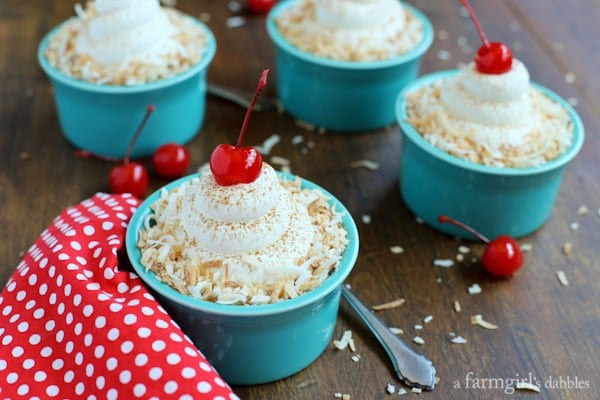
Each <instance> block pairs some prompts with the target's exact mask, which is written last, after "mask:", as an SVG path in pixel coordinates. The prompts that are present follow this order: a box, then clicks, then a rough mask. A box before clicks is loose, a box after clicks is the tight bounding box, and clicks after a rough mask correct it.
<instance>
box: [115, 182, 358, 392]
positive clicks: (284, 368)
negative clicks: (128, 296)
mask: <svg viewBox="0 0 600 400" xmlns="http://www.w3.org/2000/svg"><path fill="white" fill-rule="evenodd" d="M278 174H279V176H280V178H283V179H294V177H293V176H292V175H288V174H284V173H280V172H278ZM196 176H198V175H197V174H196V175H190V176H187V177H184V178H181V179H179V180H177V181H174V182H172V183H170V184H169V185H167V186H165V188H164V189H166V190H172V189H173V188H175V187H177V186H179V185H181V184H182V183H183V182H185V181H188V180H190V179H192V178H194V177H196ZM302 187H303V188H308V189H317V190H320V191H321V192H322V193H324V194H325V195H326V196H327V197H328V198H329V202H330V204H331V205H332V206H333V207H335V209H336V210H337V211H339V212H342V213H343V218H342V224H343V226H344V228H345V229H346V231H347V232H348V246H347V247H346V249H345V250H344V252H343V254H342V259H341V262H340V265H339V266H338V267H337V269H336V270H335V271H334V272H333V273H332V274H331V275H330V276H329V277H328V278H327V279H326V280H325V281H324V282H323V283H322V284H321V285H320V286H319V287H317V288H315V289H313V290H312V291H310V292H308V293H305V294H303V295H301V296H299V297H297V298H294V299H290V300H285V301H282V302H280V303H275V304H264V305H254V306H245V305H225V304H217V303H213V302H208V301H204V300H200V299H195V298H192V297H190V296H186V295H184V294H182V293H180V292H178V291H176V290H175V289H173V288H171V287H170V286H168V285H166V284H165V283H163V282H161V281H159V280H158V279H157V278H156V276H155V275H154V273H152V272H151V271H147V270H146V268H145V267H144V266H143V265H142V264H141V263H140V251H139V248H138V247H137V241H138V237H139V234H138V232H139V231H140V230H141V229H143V226H144V220H145V219H146V217H147V216H148V215H149V214H150V213H151V212H152V211H151V209H150V205H151V204H152V203H154V202H155V201H156V200H157V199H158V198H159V196H160V192H161V190H163V189H161V190H158V191H156V192H154V193H153V194H152V195H150V196H149V197H148V198H147V199H146V200H145V201H144V202H143V203H142V204H141V205H140V207H139V208H138V210H137V211H136V212H135V213H134V215H133V217H132V219H131V221H130V223H129V227H128V229H127V234H126V248H127V254H128V257H129V260H130V261H131V264H132V265H133V268H134V269H135V271H136V273H137V274H138V275H139V276H140V278H141V279H142V280H143V281H144V282H145V283H146V284H147V286H149V288H150V289H151V291H152V292H153V294H154V295H155V296H156V298H157V300H158V301H159V303H160V304H161V305H162V306H163V307H164V308H165V309H166V310H167V312H168V313H169V314H170V315H171V317H172V318H173V320H175V321H176V322H177V323H178V324H179V326H180V327H181V329H182V330H183V332H184V333H186V334H187V335H188V336H189V338H190V339H191V340H192V341H193V342H194V343H195V345H196V346H197V347H198V348H199V349H200V351H202V353H203V354H204V355H205V356H206V358H207V359H208V360H209V361H210V362H211V364H212V365H213V366H214V367H215V368H216V370H217V371H218V372H219V373H220V374H221V376H222V377H223V379H225V380H226V381H227V382H228V383H229V384H232V385H254V384H260V383H266V382H272V381H276V380H278V379H282V378H285V377H287V376H290V375H293V374H295V373H296V372H298V371H300V370H302V369H304V368H305V367H307V366H308V365H309V364H311V363H312V362H313V361H315V360H316V359H317V358H318V357H319V356H320V355H321V353H322V352H323V351H324V350H325V348H326V347H327V345H328V344H329V343H330V341H331V337H332V334H333V331H334V328H335V325H336V320H337V314H338V309H339V304H340V294H341V285H342V284H343V282H344V280H345V279H346V277H347V276H348V275H349V274H350V272H351V271H352V269H353V267H354V264H355V262H356V258H357V256H358V248H359V238H358V231H357V228H356V224H355V222H354V220H353V219H352V216H351V215H350V213H349V212H348V210H347V209H346V208H345V207H344V206H343V204H342V203H341V202H340V201H339V200H337V199H336V198H335V197H333V195H331V194H330V193H329V192H327V191H326V190H325V189H323V188H321V187H320V186H317V185H316V184H314V183H312V182H309V181H307V180H304V179H303V180H302Z"/></svg>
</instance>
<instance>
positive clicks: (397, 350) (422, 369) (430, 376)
mask: <svg viewBox="0 0 600 400" xmlns="http://www.w3.org/2000/svg"><path fill="white" fill-rule="evenodd" d="M342 296H343V297H344V298H345V299H346V301H347V302H348V304H350V306H352V308H353V309H354V311H356V313H357V314H358V315H359V316H360V317H361V319H362V320H363V322H364V323H365V324H366V325H367V326H368V327H369V328H370V330H371V332H373V334H374V335H375V337H376V338H377V340H379V343H381V345H382V346H383V348H384V349H385V351H386V353H387V354H388V356H389V357H390V360H391V361H392V364H393V366H394V369H395V370H396V373H397V374H398V377H399V378H400V380H401V381H402V382H404V383H405V384H406V385H407V386H409V387H418V388H421V389H425V390H432V389H433V388H434V387H435V368H434V366H433V364H432V363H431V361H430V360H428V359H427V358H425V357H424V356H423V355H421V354H419V353H417V352H415V351H414V350H412V349H411V348H410V347H408V345H407V344H406V343H405V342H404V341H402V340H401V339H400V338H399V337H398V336H396V335H395V334H393V333H392V332H391V331H390V330H389V328H388V327H387V326H386V325H385V324H384V323H383V322H381V320H380V319H379V318H377V317H376V316H375V314H373V312H372V311H371V310H369V308H367V306H365V304H364V303H363V302H362V301H361V300H360V299H359V298H358V297H356V295H355V294H354V293H352V292H351V291H350V289H348V288H347V287H346V285H344V284H342Z"/></svg>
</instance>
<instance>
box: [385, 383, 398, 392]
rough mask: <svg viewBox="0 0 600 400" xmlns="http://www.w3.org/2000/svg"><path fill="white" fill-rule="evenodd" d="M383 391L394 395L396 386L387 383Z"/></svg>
mask: <svg viewBox="0 0 600 400" xmlns="http://www.w3.org/2000/svg"><path fill="white" fill-rule="evenodd" d="M385 391H386V392H388V393H389V394H394V393H396V386H394V385H392V384H391V383H388V384H387V386H386V387H385Z"/></svg>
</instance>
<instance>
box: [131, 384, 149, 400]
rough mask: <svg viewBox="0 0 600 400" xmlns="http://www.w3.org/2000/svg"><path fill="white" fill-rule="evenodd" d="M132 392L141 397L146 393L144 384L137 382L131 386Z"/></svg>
mask: <svg viewBox="0 0 600 400" xmlns="http://www.w3.org/2000/svg"><path fill="white" fill-rule="evenodd" d="M133 394H134V395H135V396H136V397H142V396H143V395H145V394H146V386H145V385H144V384H143V383H138V384H136V385H135V386H134V387H133Z"/></svg>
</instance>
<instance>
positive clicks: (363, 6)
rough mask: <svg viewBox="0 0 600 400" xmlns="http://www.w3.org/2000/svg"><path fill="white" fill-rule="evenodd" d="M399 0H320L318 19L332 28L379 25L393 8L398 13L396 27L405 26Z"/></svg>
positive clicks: (316, 9) (317, 4) (317, 11)
mask: <svg viewBox="0 0 600 400" xmlns="http://www.w3.org/2000/svg"><path fill="white" fill-rule="evenodd" d="M399 5H400V3H399V2H398V1H397V0H319V1H317V2H316V3H315V14H316V17H317V21H319V22H320V23H321V24H322V25H323V26H328V27H332V28H348V29H357V28H358V29H360V28H367V27H370V26H374V25H377V24H378V23H380V22H381V21H383V20H384V19H385V16H386V15H387V14H388V13H389V12H390V11H392V10H395V12H396V13H397V15H398V18H397V25H396V29H402V28H404V24H405V18H404V8H403V7H401V6H400V7H398V6H399Z"/></svg>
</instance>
